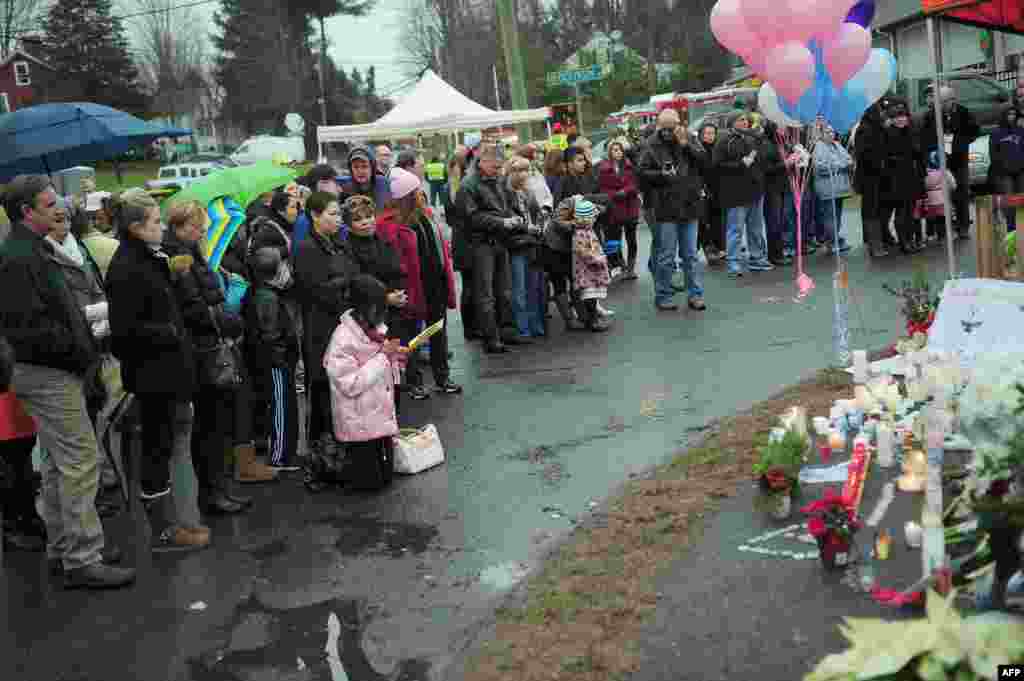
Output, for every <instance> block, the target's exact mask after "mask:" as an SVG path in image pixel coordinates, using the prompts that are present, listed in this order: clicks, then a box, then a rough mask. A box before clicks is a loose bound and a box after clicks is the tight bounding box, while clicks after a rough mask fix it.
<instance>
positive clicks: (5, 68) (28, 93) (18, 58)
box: [0, 49, 53, 113]
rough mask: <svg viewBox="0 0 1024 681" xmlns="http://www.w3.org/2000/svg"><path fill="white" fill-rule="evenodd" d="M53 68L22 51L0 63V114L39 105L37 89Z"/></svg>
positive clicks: (13, 53)
mask: <svg viewBox="0 0 1024 681" xmlns="http://www.w3.org/2000/svg"><path fill="white" fill-rule="evenodd" d="M52 72H53V68H52V67H51V66H49V65H48V64H47V63H46V62H44V61H42V60H41V59H38V58H37V57H33V56H32V55H31V54H29V53H28V52H26V51H25V50H22V49H17V50H14V51H13V52H11V53H10V54H9V55H8V56H7V58H6V59H4V60H3V61H0V113H7V112H9V111H16V110H18V109H23V108H25V107H26V106H32V105H33V104H35V103H37V89H38V87H39V83H40V82H41V81H42V79H43V78H44V75H46V74H49V73H52Z"/></svg>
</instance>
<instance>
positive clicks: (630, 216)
mask: <svg viewBox="0 0 1024 681" xmlns="http://www.w3.org/2000/svg"><path fill="white" fill-rule="evenodd" d="M597 181H598V184H599V185H600V187H601V193H602V194H607V195H608V197H609V198H610V199H611V200H612V202H611V210H610V211H609V214H608V217H609V221H610V222H611V223H612V224H614V225H619V224H622V223H624V222H632V221H634V220H637V219H638V218H639V217H640V192H639V191H638V190H637V188H636V174H635V173H634V172H633V164H632V163H630V162H629V159H625V158H624V159H622V173H621V174H620V173H616V172H615V162H614V161H611V160H606V161H602V162H601V165H600V166H598V172H597ZM620 191H623V192H626V196H625V197H624V198H617V197H616V193H617V192H620Z"/></svg>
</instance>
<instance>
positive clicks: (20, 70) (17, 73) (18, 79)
mask: <svg viewBox="0 0 1024 681" xmlns="http://www.w3.org/2000/svg"><path fill="white" fill-rule="evenodd" d="M14 83H15V85H18V86H20V87H24V86H26V85H31V84H32V79H31V78H30V77H29V71H28V62H27V61H16V62H14Z"/></svg>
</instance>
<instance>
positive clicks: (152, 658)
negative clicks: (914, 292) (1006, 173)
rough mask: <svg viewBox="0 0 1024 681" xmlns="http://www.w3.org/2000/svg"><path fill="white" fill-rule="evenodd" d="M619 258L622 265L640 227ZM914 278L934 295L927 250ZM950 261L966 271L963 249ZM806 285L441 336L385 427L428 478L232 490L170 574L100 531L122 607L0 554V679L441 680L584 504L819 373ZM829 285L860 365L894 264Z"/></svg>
mask: <svg viewBox="0 0 1024 681" xmlns="http://www.w3.org/2000/svg"><path fill="white" fill-rule="evenodd" d="M848 219H852V220H854V221H855V220H856V216H854V215H852V214H851V215H849V216H848ZM853 231H859V229H854V230H853ZM640 241H641V256H642V261H643V259H644V258H646V253H647V245H648V242H649V233H648V232H647V231H646V230H645V229H643V228H641V234H640ZM971 249H973V242H972V244H971ZM920 261H921V262H924V263H926V264H927V265H928V266H929V269H930V271H931V273H932V276H933V278H934V279H936V280H937V281H938V280H941V279H942V278H943V276H944V272H945V265H944V263H945V260H944V257H943V255H942V253H941V252H940V251H939V249H937V248H933V249H931V250H930V251H929V252H928V253H927V254H926V255H925V256H923V257H922V258H921V259H920ZM961 262H962V263H963V269H964V270H965V271H967V270H970V269H971V268H972V267H973V250H970V249H967V250H966V251H965V252H964V253H962V254H961ZM808 268H809V270H808V271H809V273H810V274H811V276H812V278H814V280H815V281H816V282H817V284H818V288H817V290H816V291H815V292H814V293H813V294H812V295H811V297H810V298H809V299H808V300H807V301H805V302H803V303H801V304H795V303H794V302H793V301H792V294H793V284H792V280H793V274H792V270H789V269H787V270H780V271H776V272H772V273H764V274H760V275H756V276H751V275H748V276H747V277H744V278H743V279H742V280H740V281H731V280H729V279H727V278H726V277H725V276H724V272H723V271H722V270H712V271H710V272H709V273H708V276H707V282H706V289H707V293H706V297H707V302H708V306H709V309H708V311H707V312H704V313H696V312H692V311H689V310H681V311H679V312H674V313H665V312H656V311H655V310H654V308H653V304H652V282H651V280H650V277H649V275H647V274H646V272H645V273H644V274H643V275H642V276H641V279H640V280H639V281H636V282H625V283H623V284H620V285H618V286H617V287H616V288H615V289H613V292H612V294H611V298H610V301H609V302H607V303H606V305H607V306H608V307H611V308H613V309H615V310H616V311H617V312H618V314H617V316H616V318H615V326H614V328H613V330H612V331H611V332H609V333H607V334H603V335H593V334H589V333H584V334H571V335H568V334H565V333H564V332H563V331H562V328H561V324H560V323H559V322H558V321H557V320H552V328H553V333H552V335H551V336H550V337H549V339H548V340H546V341H545V342H543V343H542V344H540V345H537V346H533V347H528V348H521V349H516V350H515V351H514V352H512V353H509V354H507V355H504V356H486V355H483V354H482V353H481V351H480V348H479V347H478V346H476V345H471V346H469V347H467V346H465V345H464V344H463V342H462V339H461V327H460V326H459V322H458V319H457V318H453V319H452V320H451V321H452V325H451V326H452V329H451V337H452V340H453V343H452V345H453V349H454V352H455V359H454V360H453V379H454V380H456V381H457V382H460V383H462V384H463V385H464V386H465V388H466V391H465V394H464V395H462V396H455V397H446V396H439V395H435V396H434V397H433V398H432V399H430V400H428V401H425V402H421V403H410V404H408V405H407V406H406V405H403V406H404V407H405V409H404V414H403V421H404V422H405V423H404V425H421V424H423V423H427V422H431V423H435V424H436V425H437V427H438V429H439V431H440V433H441V437H442V440H443V442H444V444H445V447H446V450H447V453H448V457H449V458H448V462H447V463H446V464H445V465H444V466H442V467H440V468H437V469H435V470H433V471H430V472H428V473H425V474H422V475H419V476H415V477H411V478H403V479H399V480H397V481H396V483H395V484H394V485H393V487H391V488H390V489H388V490H387V491H385V492H383V493H382V494H378V495H371V496H365V495H354V494H351V493H347V492H344V491H341V490H330V491H327V492H325V493H323V494H321V495H318V496H310V495H309V494H307V493H306V492H305V491H304V490H303V489H302V487H301V485H300V483H299V481H298V480H297V479H293V480H289V481H285V482H283V483H281V484H277V485H271V486H263V487H253V488H247V489H246V492H247V493H248V492H252V493H253V494H254V495H255V496H256V497H257V506H256V508H255V509H254V510H252V511H251V512H249V513H248V514H246V515H242V516H239V517H234V518H223V519H212V521H211V523H210V524H211V527H212V529H213V546H212V547H211V548H210V549H208V550H206V551H203V552H200V553H196V554H190V555H183V556H182V555H178V556H175V555H166V554H165V555H160V556H152V555H150V554H149V552H148V551H147V550H146V548H145V547H146V546H147V536H148V530H147V529H146V524H145V523H144V521H143V520H142V519H141V518H139V517H138V516H137V515H136V516H127V515H123V516H121V517H118V518H115V519H114V520H113V521H111V522H109V523H108V535H109V536H110V537H112V538H113V540H114V541H116V542H117V543H119V544H120V545H122V546H123V547H125V548H126V549H127V550H128V553H129V557H128V562H129V563H130V564H132V565H135V566H137V567H138V568H139V581H138V584H137V585H136V586H135V587H134V588H131V589H128V590H123V591H116V592H109V593H88V592H64V591H61V590H60V589H59V588H58V586H57V583H56V581H55V580H54V579H52V578H50V577H48V576H47V575H46V572H45V566H44V564H43V561H42V560H41V558H40V557H39V556H38V555H26V554H11V553H8V554H6V555H5V557H4V561H5V562H4V565H3V569H2V571H0V584H2V588H0V613H2V614H0V617H2V620H0V632H2V633H0V679H3V680H5V681H6V680H7V679H11V680H12V681H58V680H60V681H122V680H124V681H129V680H134V679H145V680H146V681H163V680H165V679H166V680H167V681H222V680H223V681H235V680H239V681H250V680H251V681H255V680H263V679H268V680H269V679H274V680H277V681H282V680H287V681H292V680H296V681H299V680H303V681H304V680H307V679H308V680H314V679H330V680H331V681H337V680H338V679H350V680H351V681H376V680H377V679H388V680H407V681H426V680H428V679H429V680H434V679H441V678H443V677H444V674H445V671H446V670H447V669H449V667H450V665H451V663H452V661H453V660H454V659H456V657H457V655H458V653H459V652H460V650H461V649H462V648H463V647H464V645H465V644H466V643H467V641H469V640H470V639H471V637H472V636H473V635H475V633H476V632H477V630H478V628H479V623H480V622H481V621H482V619H483V618H484V615H486V614H487V613H488V612H489V611H490V610H491V609H492V608H493V606H494V604H495V601H496V599H497V598H498V597H499V596H500V595H501V594H502V593H503V591H504V590H505V589H507V588H509V587H510V586H511V585H513V584H514V583H515V582H516V581H518V580H519V579H520V578H521V577H522V576H523V574H525V573H526V572H527V571H528V570H529V569H531V568H532V567H533V566H534V564H535V561H536V559H537V558H538V556H541V555H543V553H544V552H545V551H546V550H548V549H549V548H550V546H551V545H552V543H553V542H557V541H558V540H559V539H560V538H562V537H564V536H565V534H566V533H567V532H568V531H570V530H571V529H572V527H573V525H574V522H576V521H577V520H578V519H579V518H581V517H583V516H584V515H585V514H587V513H588V511H589V509H590V508H591V506H592V505H593V504H595V502H598V501H600V500H601V499H602V498H604V497H605V496H606V495H607V494H608V493H609V492H610V491H611V490H612V489H614V488H615V487H616V486H617V485H618V484H620V483H621V482H623V481H624V480H626V479H628V478H629V477H630V476H635V475H639V474H640V473H641V472H643V471H644V470H646V469H648V468H649V467H650V466H652V465H655V464H658V463H661V462H663V461H664V460H665V459H666V458H668V457H670V456H671V455H672V454H673V453H674V452H676V451H678V450H679V449H680V448H682V447H684V446H685V445H686V442H687V440H688V438H690V437H692V436H693V434H695V433H697V432H699V431H700V429H701V427H702V425H703V424H705V423H707V422H708V421H709V420H711V419H713V418H717V417H721V416H724V415H727V414H729V413H731V412H733V411H735V410H736V409H737V408H741V407H743V406H746V405H748V404H750V403H752V402H755V401H757V400H759V399H763V398H765V397H767V396H768V395H769V394H771V393H772V392H774V391H776V390H777V389H779V388H781V387H782V386H784V385H787V384H789V383H792V382H794V381H795V380H797V379H798V378H799V377H801V376H804V375H806V374H808V373H809V372H811V371H813V370H815V369H817V368H819V367H822V366H824V365H826V364H827V363H828V362H829V360H830V357H831V315H832V297H831V286H830V280H831V279H830V277H831V260H829V259H828V258H826V257H824V256H821V255H816V256H812V257H811V258H810V259H809V265H808ZM850 271H851V285H852V286H853V298H852V303H851V312H850V326H851V334H852V345H853V347H855V348H856V347H878V346H880V345H882V344H883V343H885V342H888V341H889V340H890V339H891V338H892V336H893V334H894V331H895V330H896V329H898V328H899V310H898V308H899V305H898V301H896V300H895V299H893V298H891V297H889V296H888V295H887V294H885V293H884V292H882V291H881V288H880V284H881V283H883V282H889V283H898V282H899V281H900V280H902V279H904V278H909V276H910V271H911V267H910V265H909V261H907V260H906V259H905V258H900V257H893V258H890V259H888V260H885V261H882V262H881V263H879V264H871V263H868V262H866V260H865V257H864V255H863V254H862V253H861V252H860V251H859V250H857V251H855V252H854V254H853V255H852V257H851V265H850ZM332 613H333V614H334V615H335V616H336V617H337V619H338V622H339V623H340V630H341V635H340V637H339V639H338V644H337V648H338V651H339V652H338V658H340V662H341V664H340V667H339V665H337V664H334V665H333V668H334V671H333V672H332V671H331V669H332V660H330V659H329V657H330V656H329V655H327V654H326V653H325V652H324V651H325V645H326V644H327V642H328V621H329V619H330V618H331V615H332ZM722 616H723V617H726V618H729V617H739V618H742V617H745V614H744V612H743V611H742V609H736V610H733V609H729V610H727V611H726V612H724V613H723V615H722ZM339 669H343V671H341V672H339V671H338V670H339Z"/></svg>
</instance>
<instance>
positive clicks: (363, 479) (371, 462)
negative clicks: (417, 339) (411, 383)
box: [324, 274, 408, 489]
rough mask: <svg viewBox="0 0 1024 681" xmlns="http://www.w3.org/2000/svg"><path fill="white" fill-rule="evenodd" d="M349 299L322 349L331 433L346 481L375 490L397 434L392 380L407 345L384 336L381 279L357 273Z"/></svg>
mask: <svg viewBox="0 0 1024 681" xmlns="http://www.w3.org/2000/svg"><path fill="white" fill-rule="evenodd" d="M350 300H351V302H352V309H350V310H348V311H347V312H345V314H343V315H342V316H341V321H340V323H339V324H338V327H337V328H336V329H335V330H334V334H333V335H332V336H331V342H330V344H329V345H328V346H327V352H326V353H324V369H325V370H326V371H327V378H328V380H329V381H330V385H331V410H332V415H333V421H334V436H335V438H336V439H337V440H338V441H339V442H342V443H344V444H345V446H346V449H347V451H348V458H349V461H350V471H351V475H350V476H349V483H350V485H351V486H353V487H357V488H361V489H380V488H381V487H383V486H385V485H386V484H387V483H388V482H390V481H391V472H392V465H393V463H392V458H393V453H392V445H391V438H392V437H393V436H395V435H397V434H398V416H397V412H396V405H395V400H396V395H395V385H397V384H398V383H399V382H400V380H401V376H400V369H401V367H402V366H404V365H405V361H406V357H407V354H408V350H407V349H406V348H403V347H402V346H401V345H400V342H399V341H398V339H396V338H388V337H387V331H388V329H387V325H386V324H385V323H384V320H385V319H386V318H387V313H388V305H387V288H386V287H385V286H384V284H383V283H381V282H380V281H379V280H377V279H375V278H374V277H371V276H369V275H365V274H361V275H359V276H357V277H356V278H355V279H353V280H352V285H351V289H350Z"/></svg>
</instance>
